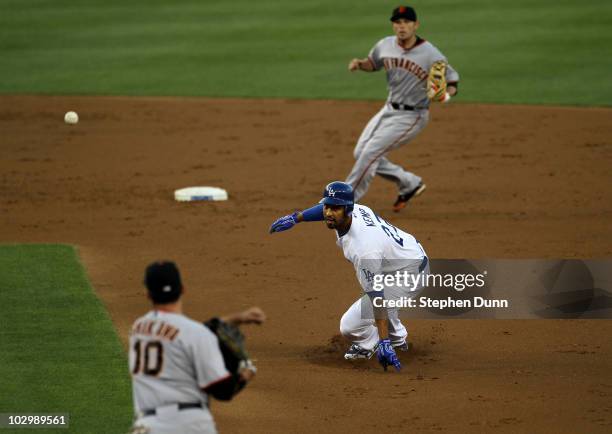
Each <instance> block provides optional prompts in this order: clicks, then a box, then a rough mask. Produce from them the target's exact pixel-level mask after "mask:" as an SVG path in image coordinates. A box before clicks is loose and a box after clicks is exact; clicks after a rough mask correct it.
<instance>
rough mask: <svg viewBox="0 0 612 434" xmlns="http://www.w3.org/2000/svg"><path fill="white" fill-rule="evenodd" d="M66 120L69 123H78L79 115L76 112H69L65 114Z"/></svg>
mask: <svg viewBox="0 0 612 434" xmlns="http://www.w3.org/2000/svg"><path fill="white" fill-rule="evenodd" d="M64 122H66V123H67V124H76V123H78V122H79V115H77V114H76V112H68V113H66V114H65V115H64Z"/></svg>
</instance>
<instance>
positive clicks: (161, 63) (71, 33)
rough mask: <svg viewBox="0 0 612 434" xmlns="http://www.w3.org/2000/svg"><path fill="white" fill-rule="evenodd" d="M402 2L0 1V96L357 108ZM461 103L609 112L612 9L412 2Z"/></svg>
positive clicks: (551, 1) (558, 1)
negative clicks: (288, 100)
mask: <svg viewBox="0 0 612 434" xmlns="http://www.w3.org/2000/svg"><path fill="white" fill-rule="evenodd" d="M397 3H398V1H397V0H393V1H388V0H385V1H380V0H360V1H353V0H351V1H349V0H334V1H329V0H308V1H303V2H287V1H283V0H258V1H256V2H253V1H251V0H249V1H246V0H235V1H231V2H230V1H221V0H206V1H201V0H177V1H174V2H168V1H166V0H163V1H162V0H132V1H129V2H126V1H123V0H121V1H119V0H89V1H75V0H70V1H68V0H44V1H43V0H28V1H23V0H0V5H1V6H2V14H1V15H0V93H10V94H14V93H53V94H123V95H205V96H234V97H239V96H246V97H298V98H355V99H379V98H384V97H385V96H386V91H385V80H384V75H383V74H382V73H378V74H370V75H368V74H362V73H358V74H352V75H351V74H349V73H348V72H347V71H346V65H347V63H348V60H349V59H350V58H352V57H355V56H365V55H366V54H367V52H368V51H369V49H370V48H371V46H372V45H373V44H374V43H375V42H376V41H377V40H378V39H379V38H381V37H383V36H386V35H387V34H389V33H390V24H389V21H388V18H389V15H390V10H391V9H392V8H393V7H394V6H396V4H397ZM410 4H412V5H414V6H415V7H416V9H417V12H418V13H419V18H420V20H421V30H420V34H421V35H422V36H423V37H425V38H427V39H430V40H431V41H432V42H434V43H435V44H436V45H438V47H439V48H441V49H442V51H443V52H445V53H446V54H447V56H448V57H449V59H450V61H451V63H452V64H453V65H454V66H455V67H456V68H457V69H458V70H459V71H460V73H461V75H462V83H461V100H462V101H482V102H505V103H536V104H537V103H545V104H578V105H610V103H611V101H612V86H609V85H608V84H607V82H608V76H609V74H610V71H612V30H611V29H612V2H610V1H608V0H589V1H588V2H584V1H580V0H498V1H490V0H466V1H461V2H458V1H454V0H439V1H425V0H416V1H414V2H410Z"/></svg>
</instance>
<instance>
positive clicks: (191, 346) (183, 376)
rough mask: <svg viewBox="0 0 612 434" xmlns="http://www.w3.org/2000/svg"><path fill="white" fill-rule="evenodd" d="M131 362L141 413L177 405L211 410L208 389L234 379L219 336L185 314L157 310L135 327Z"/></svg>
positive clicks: (136, 402)
mask: <svg viewBox="0 0 612 434" xmlns="http://www.w3.org/2000/svg"><path fill="white" fill-rule="evenodd" d="M129 363H130V372H131V374H132V386H133V395H134V409H135V411H136V412H137V413H139V412H140V411H143V410H147V409H154V408H157V407H160V406H164V405H168V404H177V403H198V402H202V403H204V405H203V407H204V408H206V403H207V400H208V396H207V395H206V393H204V392H203V391H202V389H204V388H206V387H207V386H209V385H211V384H213V383H215V382H217V381H220V380H223V379H225V378H227V377H228V376H229V375H230V373H229V372H228V371H227V369H226V368H225V363H224V361H223V356H222V355H221V351H220V349H219V342H218V340H217V336H215V334H214V333H213V332H211V331H210V330H209V329H208V328H207V327H206V326H204V325H203V324H202V323H199V322H196V321H193V320H192V319H190V318H188V317H186V316H185V315H182V314H175V313H168V312H162V311H156V310H153V311H151V312H149V313H147V314H146V315H144V316H143V317H141V318H139V319H137V320H136V321H135V322H134V325H133V326H132V330H131V333H130V354H129ZM206 411H207V410H206Z"/></svg>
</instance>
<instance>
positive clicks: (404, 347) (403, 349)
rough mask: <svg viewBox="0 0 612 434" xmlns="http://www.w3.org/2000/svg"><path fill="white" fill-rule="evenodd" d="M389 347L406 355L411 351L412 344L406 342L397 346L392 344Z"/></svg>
mask: <svg viewBox="0 0 612 434" xmlns="http://www.w3.org/2000/svg"><path fill="white" fill-rule="evenodd" d="M391 346H392V347H393V349H394V350H395V351H401V352H403V353H407V352H408V351H410V350H411V349H412V344H411V343H410V342H406V341H404V342H401V343H397V344H395V343H392V344H391Z"/></svg>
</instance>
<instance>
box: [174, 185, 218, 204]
mask: <svg viewBox="0 0 612 434" xmlns="http://www.w3.org/2000/svg"><path fill="white" fill-rule="evenodd" d="M174 199H175V200H177V201H179V202H192V201H199V200H214V201H219V200H227V191H225V190H224V189H222V188H219V187H187V188H181V189H180V190H176V191H175V192H174Z"/></svg>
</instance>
